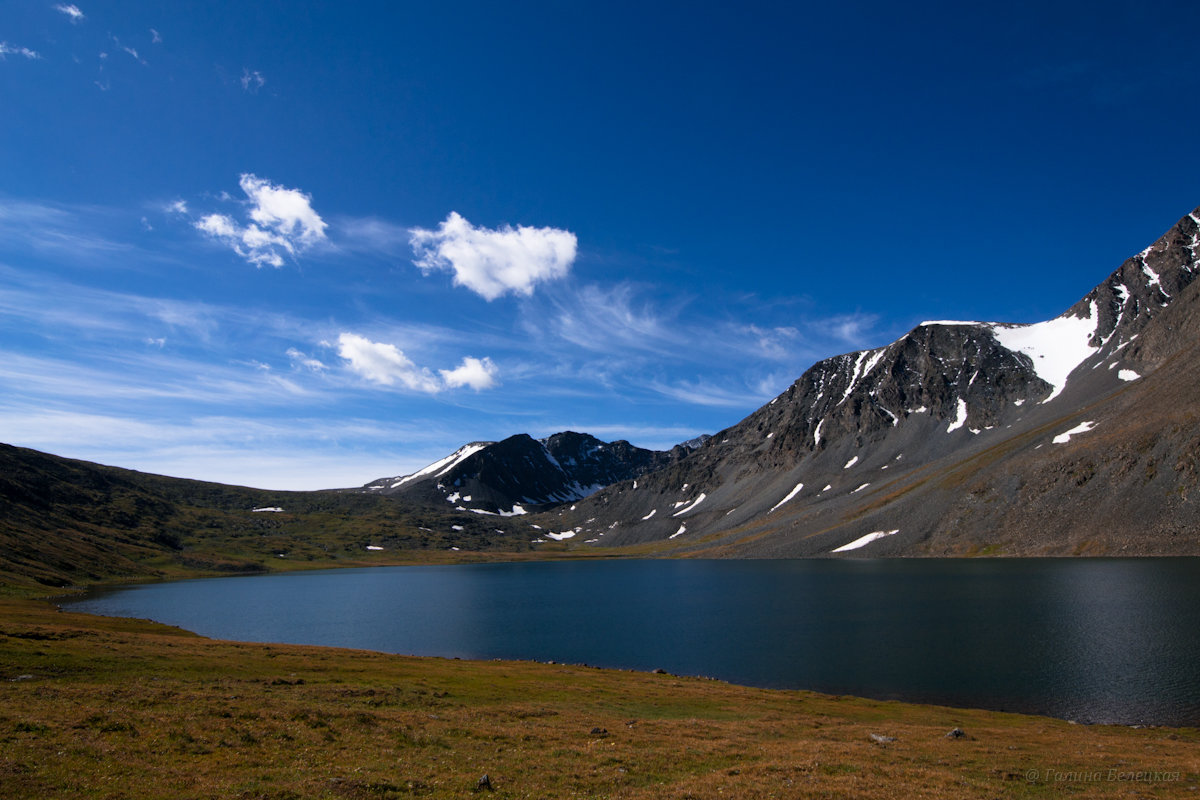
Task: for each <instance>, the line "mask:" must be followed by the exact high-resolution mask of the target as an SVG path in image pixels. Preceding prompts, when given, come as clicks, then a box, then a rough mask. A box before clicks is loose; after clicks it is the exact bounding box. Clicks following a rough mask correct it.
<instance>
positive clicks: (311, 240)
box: [170, 173, 327, 267]
mask: <svg viewBox="0 0 1200 800" xmlns="http://www.w3.org/2000/svg"><path fill="white" fill-rule="evenodd" d="M239 185H240V186H241V187H242V191H243V192H245V193H246V197H247V201H246V202H247V205H248V207H249V211H248V212H247V215H248V216H249V218H250V221H249V222H248V223H246V224H245V225H243V224H241V223H240V222H238V221H237V220H235V219H234V218H233V217H231V216H229V215H227V214H206V215H204V216H203V217H201V218H200V219H199V220H197V221H196V222H195V223H194V225H195V227H196V229H197V230H199V231H201V232H203V233H205V234H208V235H209V236H211V237H212V238H214V239H217V240H219V241H222V242H224V243H225V244H227V245H229V247H231V248H233V251H234V252H235V253H237V254H238V255H239V256H241V257H242V258H244V259H246V261H248V262H250V263H251V264H254V265H255V266H256V267H261V266H263V265H264V264H269V265H271V266H272V267H282V266H283V259H284V256H285V255H287V256H295V255H297V254H298V253H300V252H301V251H303V250H306V249H308V248H309V247H312V246H314V245H317V244H319V243H321V242H324V241H325V240H326V236H325V228H326V227H327V225H326V224H325V220H323V219H321V216H320V215H319V214H317V212H316V211H314V210H313V207H312V198H311V197H309V196H308V195H307V194H304V193H303V192H301V191H300V190H298V189H286V188H284V187H282V186H276V185H274V184H272V183H271V182H270V181H268V180H266V179H265V178H259V177H258V176H256V175H252V174H250V173H246V174H244V175H242V176H241V180H240V182H239ZM170 209H171V210H172V211H175V212H177V213H186V212H187V206H186V205H185V204H183V203H182V201H180V202H177V203H175V204H172V205H171V207H170Z"/></svg>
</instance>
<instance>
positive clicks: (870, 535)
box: [831, 528, 900, 553]
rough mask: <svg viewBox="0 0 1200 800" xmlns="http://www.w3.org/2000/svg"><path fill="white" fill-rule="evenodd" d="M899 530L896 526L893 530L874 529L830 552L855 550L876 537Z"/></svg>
mask: <svg viewBox="0 0 1200 800" xmlns="http://www.w3.org/2000/svg"><path fill="white" fill-rule="evenodd" d="M899 532H900V529H899V528H897V529H896V530H894V531H875V532H874V533H868V534H867V535H866V536H860V537H859V538H857V539H855V540H854V541H853V542H851V543H850V544H844V545H842V546H841V547H837V548H834V549H833V550H832V551H831V552H834V553H844V552H846V551H847V550H857V549H858V548H860V547H866V546H867V545H869V544H870V543H871V542H873V541H875V540H876V539H882V538H883V537H885V536H895V535H896V534H897V533H899Z"/></svg>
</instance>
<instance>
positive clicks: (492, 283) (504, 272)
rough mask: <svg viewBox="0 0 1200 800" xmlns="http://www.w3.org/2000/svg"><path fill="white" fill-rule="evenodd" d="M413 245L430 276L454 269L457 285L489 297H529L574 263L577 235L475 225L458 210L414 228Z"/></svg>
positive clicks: (492, 298)
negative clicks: (431, 225)
mask: <svg viewBox="0 0 1200 800" xmlns="http://www.w3.org/2000/svg"><path fill="white" fill-rule="evenodd" d="M410 234H411V236H410V239H409V243H410V244H411V245H412V249H413V253H414V254H415V255H416V256H417V258H416V259H415V260H414V261H413V263H414V264H416V265H417V266H418V267H420V268H421V271H422V272H424V273H425V274H428V273H430V272H432V271H434V270H441V271H445V272H453V273H454V285H456V286H465V287H467V288H468V289H470V290H471V291H473V292H475V293H476V294H478V295H480V296H481V297H483V298H484V299H486V300H495V299H496V298H497V297H500V296H502V295H504V294H507V293H509V292H511V293H513V294H521V295H526V296H528V295H531V294H533V287H534V285H535V284H537V283H541V282H543V281H549V280H554V279H556V278H562V277H563V276H565V275H566V274H567V272H568V271H570V269H571V264H572V263H574V261H575V252H576V247H577V241H576V238H575V234H573V233H571V232H570V231H565V230H560V229H558V228H534V227H529V226H526V225H521V226H518V227H516V228H513V227H511V226H509V225H505V226H504V227H503V228H499V229H495V230H493V229H490V228H477V227H475V226H473V225H472V224H471V223H470V222H468V221H467V220H465V219H463V217H462V216H461V215H460V214H458V212H454V211H452V212H450V216H448V217H447V218H446V220H445V221H444V222H442V223H441V224H440V225H439V226H438V228H437V230H425V229H423V228H413V229H412V230H411V231H410Z"/></svg>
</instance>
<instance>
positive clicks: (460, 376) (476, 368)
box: [438, 356, 499, 392]
mask: <svg viewBox="0 0 1200 800" xmlns="http://www.w3.org/2000/svg"><path fill="white" fill-rule="evenodd" d="M438 372H440V373H441V375H442V380H443V381H445V382H446V386H447V387H449V388H451V389H456V388H458V387H459V386H470V387H471V388H472V389H474V390H475V391H477V392H478V391H481V390H483V389H491V388H492V387H493V386H495V385H496V375H497V373H498V372H499V370H498V369H497V368H496V365H495V364H493V363H492V360H491V359H490V358H484V359H478V358H471V357H470V356H467V357H466V358H464V359H463V361H462V364H460V365H459V366H457V367H455V368H454V369H441V370H438Z"/></svg>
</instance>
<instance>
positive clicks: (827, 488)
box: [818, 483, 833, 494]
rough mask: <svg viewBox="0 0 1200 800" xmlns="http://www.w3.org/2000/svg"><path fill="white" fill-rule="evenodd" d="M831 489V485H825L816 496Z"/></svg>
mask: <svg viewBox="0 0 1200 800" xmlns="http://www.w3.org/2000/svg"><path fill="white" fill-rule="evenodd" d="M832 488H833V484H832V483H827V484H825V488H824V489H822V490H821V491H820V492H818V494H824V493H825V492H828V491H829V490H830V489H832Z"/></svg>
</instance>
